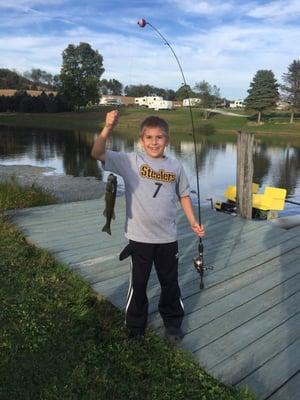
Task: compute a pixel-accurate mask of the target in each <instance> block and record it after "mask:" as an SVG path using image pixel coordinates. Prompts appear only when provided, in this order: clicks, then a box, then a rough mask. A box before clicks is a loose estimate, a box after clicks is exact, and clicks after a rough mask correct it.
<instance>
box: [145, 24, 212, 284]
mask: <svg viewBox="0 0 300 400" xmlns="http://www.w3.org/2000/svg"><path fill="white" fill-rule="evenodd" d="M138 25H139V27H140V28H145V26H146V25H149V26H150V27H151V28H152V29H153V30H154V31H155V32H156V33H157V34H158V36H159V37H160V38H161V39H162V40H163V42H164V44H165V45H167V46H168V47H169V49H170V50H171V52H172V54H173V56H174V58H175V60H176V62H177V64H178V67H179V70H180V73H181V76H182V79H183V86H184V88H185V91H186V94H187V98H188V108H189V112H190V118H191V127H192V137H193V143H194V155H195V170H196V183H197V200H198V202H197V205H198V221H199V224H200V225H201V207H200V187H199V167H198V159H197V142H196V135H195V124H194V117H193V112H192V105H191V97H190V93H189V90H188V85H187V83H186V79H185V75H184V72H183V69H182V66H181V64H180V61H179V58H178V57H177V55H176V53H175V51H174V49H173V47H172V46H171V45H170V43H169V42H168V41H167V39H166V38H165V37H164V36H163V35H162V33H161V32H160V31H159V30H158V29H157V28H156V27H155V26H154V25H152V24H151V23H150V22H148V21H146V20H145V19H143V18H142V19H140V20H139V21H138ZM193 261H194V267H195V268H196V271H197V272H198V273H199V274H200V289H203V288H204V284H203V273H204V271H206V270H207V269H213V267H205V266H204V258H203V242H202V239H201V237H200V236H199V244H198V256H197V257H195V258H194V259H193Z"/></svg>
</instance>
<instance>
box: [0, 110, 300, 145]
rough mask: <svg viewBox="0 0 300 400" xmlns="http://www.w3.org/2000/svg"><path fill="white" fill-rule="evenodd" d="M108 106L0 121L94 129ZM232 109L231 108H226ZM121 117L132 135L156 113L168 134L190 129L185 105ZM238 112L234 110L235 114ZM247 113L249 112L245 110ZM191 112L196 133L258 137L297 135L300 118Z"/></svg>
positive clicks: (1, 117) (1, 120) (126, 113)
mask: <svg viewBox="0 0 300 400" xmlns="http://www.w3.org/2000/svg"><path fill="white" fill-rule="evenodd" d="M110 109H111V108H109V107H102V108H101V107H98V108H95V109H93V110H90V111H89V110H87V111H85V112H78V113H57V114H24V113H2V114H0V124H3V125H14V126H31V127H44V128H55V129H73V130H80V129H81V130H90V131H94V132H97V131H99V129H100V128H101V127H102V126H103V121H104V116H105V113H106V112H107V111H109V110H110ZM229 111H232V112H235V111H234V110H229ZM120 112H121V118H120V122H119V125H118V128H117V129H118V130H119V131H126V132H128V131H129V130H130V131H132V132H133V134H134V135H136V132H137V130H138V127H139V123H140V122H141V120H142V119H143V118H144V117H146V116H147V115H149V114H157V115H159V116H161V117H163V118H165V119H166V120H167V121H168V122H169V123H170V126H171V132H172V134H175V135H176V134H181V135H182V134H183V133H186V132H187V131H188V130H191V122H190V113H189V110H188V109H186V108H179V109H176V110H171V111H170V110H161V111H154V110H148V109H143V108H134V107H121V108H120ZM241 112H242V111H240V110H238V111H237V113H241ZM243 112H244V113H246V114H249V112H248V111H247V112H245V111H243ZM193 115H194V119H195V127H196V132H197V133H200V134H201V133H205V134H216V133H219V134H233V133H236V132H237V131H239V130H251V131H255V132H256V133H257V134H258V135H259V136H264V135H270V134H276V135H283V136H295V137H298V138H299V136H300V134H299V131H300V121H299V118H298V119H297V118H296V120H295V121H296V122H295V123H294V124H289V113H287V112H280V111H276V112H269V113H265V114H263V124H261V125H258V124H257V123H256V115H255V114H253V115H250V116H249V117H247V118H241V117H235V116H226V115H221V114H216V113H213V112H212V113H210V118H209V119H208V120H204V119H203V111H202V110H201V109H197V108H194V109H193Z"/></svg>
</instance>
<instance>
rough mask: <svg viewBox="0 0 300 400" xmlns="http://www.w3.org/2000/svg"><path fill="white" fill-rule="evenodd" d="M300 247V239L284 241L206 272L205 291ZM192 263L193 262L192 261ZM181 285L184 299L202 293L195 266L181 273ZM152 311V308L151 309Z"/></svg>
mask: <svg viewBox="0 0 300 400" xmlns="http://www.w3.org/2000/svg"><path fill="white" fill-rule="evenodd" d="M298 248H299V241H298V239H296V240H289V241H286V242H284V243H283V244H281V245H278V246H276V247H274V248H271V249H269V250H266V251H264V252H261V253H260V254H258V255H254V256H251V257H248V258H247V259H246V260H243V261H242V262H238V263H234V264H231V265H230V264H229V265H226V264H225V266H223V268H220V269H219V270H216V271H212V272H211V271H209V273H207V274H205V288H206V289H205V291H207V290H209V289H213V288H214V287H215V286H217V285H223V284H226V283H227V282H228V281H229V280H231V279H232V278H234V277H238V276H239V275H241V274H243V273H245V272H246V271H247V270H251V269H253V268H256V267H259V266H261V267H263V265H264V264H265V263H266V262H269V261H271V260H273V259H276V258H279V259H280V258H281V257H284V256H285V254H288V253H289V252H293V253H294V251H295V250H297V249H298ZM295 254H297V253H295ZM190 264H191V263H190ZM206 264H207V265H210V260H209V259H208V260H207V261H206ZM180 286H181V290H182V294H183V299H184V298H186V297H189V296H192V295H195V294H197V293H200V289H199V277H198V274H197V273H196V271H195V270H194V269H193V267H192V266H191V267H190V271H189V272H187V273H185V274H183V275H180ZM150 312H151V309H150Z"/></svg>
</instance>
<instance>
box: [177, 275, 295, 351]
mask: <svg viewBox="0 0 300 400" xmlns="http://www.w3.org/2000/svg"><path fill="white" fill-rule="evenodd" d="M299 277H300V275H294V276H292V277H291V278H290V279H288V280H287V281H285V282H283V283H282V284H279V285H277V286H275V287H273V288H271V289H269V290H267V291H265V292H262V293H261V294H260V295H257V296H256V297H254V298H252V299H249V300H248V301H247V300H246V299H245V303H242V302H241V303H240V304H239V303H238V302H237V304H238V305H237V306H236V307H235V306H234V305H233V307H234V308H232V309H230V306H227V307H228V309H229V311H226V307H225V305H226V298H225V300H224V299H221V300H220V301H219V302H218V303H219V307H220V308H221V309H222V311H223V309H224V313H221V315H218V316H216V318H214V317H213V318H212V317H211V315H210V314H209V312H208V313H206V312H204V310H202V314H203V319H204V321H203V323H202V318H201V311H200V310H199V311H197V312H195V313H191V314H190V315H189V316H188V317H187V318H186V319H185V321H184V323H183V329H184V331H185V332H186V336H185V339H184V341H186V346H187V347H188V348H189V349H190V350H191V351H197V350H198V349H200V348H201V347H204V346H207V345H208V344H209V343H211V342H213V341H214V340H216V339H218V338H219V337H220V335H221V336H223V335H224V334H226V333H227V332H230V331H232V330H234V329H235V328H237V327H239V326H240V325H242V324H244V323H246V322H247V321H249V320H251V319H253V318H255V317H256V316H258V315H260V314H261V313H264V312H265V311H266V310H268V309H270V308H272V307H274V306H276V305H277V304H279V303H280V302H281V301H283V300H284V299H286V298H287V297H289V296H290V295H291V294H293V293H295V292H297V290H299ZM275 282H276V280H275ZM258 284H259V282H257V285H258ZM257 290H258V291H259V289H257ZM237 295H240V293H237ZM242 301H243V300H242ZM207 307H208V308H209V309H213V310H214V311H215V309H216V304H215V303H213V304H212V305H211V306H207ZM218 314H220V313H218ZM204 330H205V334H203V331H204ZM200 332H201V333H200ZM199 334H201V335H202V337H201V342H199Z"/></svg>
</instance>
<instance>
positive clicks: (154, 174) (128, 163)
mask: <svg viewBox="0 0 300 400" xmlns="http://www.w3.org/2000/svg"><path fill="white" fill-rule="evenodd" d="M103 166H104V169H105V170H106V171H111V172H114V173H115V174H117V175H120V176H122V178H123V179H124V182H125V196H126V222H125V236H126V237H127V238H128V239H130V240H134V241H136V242H143V243H170V242H174V241H175V240H176V237H177V235H176V222H175V221H176V208H177V207H176V203H177V201H178V199H179V198H180V197H184V196H189V194H190V186H189V182H188V179H187V177H186V174H185V172H184V169H183V167H182V165H181V163H180V162H179V161H178V160H176V159H171V158H169V157H164V158H161V159H155V158H150V157H148V156H147V155H146V154H144V153H123V152H116V151H110V150H107V151H106V160H105V163H103Z"/></svg>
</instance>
